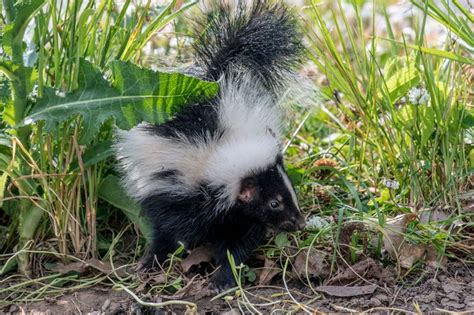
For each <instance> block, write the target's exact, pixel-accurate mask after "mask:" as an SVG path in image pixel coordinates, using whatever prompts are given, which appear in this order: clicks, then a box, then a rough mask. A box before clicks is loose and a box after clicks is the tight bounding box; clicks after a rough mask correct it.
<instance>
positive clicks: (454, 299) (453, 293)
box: [447, 292, 459, 301]
mask: <svg viewBox="0 0 474 315" xmlns="http://www.w3.org/2000/svg"><path fill="white" fill-rule="evenodd" d="M447 297H448V298H449V299H451V300H453V301H459V296H458V295H457V294H456V292H451V293H449V294H448V295H447Z"/></svg>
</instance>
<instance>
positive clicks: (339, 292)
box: [316, 284, 377, 297]
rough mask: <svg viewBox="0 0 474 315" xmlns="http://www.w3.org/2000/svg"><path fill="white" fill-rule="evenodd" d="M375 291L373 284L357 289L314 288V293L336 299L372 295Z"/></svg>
mask: <svg viewBox="0 0 474 315" xmlns="http://www.w3.org/2000/svg"><path fill="white" fill-rule="evenodd" d="M376 289H377V286H376V285H375V284H371V285H364V286H357V287H343V286H336V285H323V286H319V287H316V291H318V292H321V293H325V294H327V295H331V296H337V297H352V296H359V295H366V294H372V293H374V292H375V290H376Z"/></svg>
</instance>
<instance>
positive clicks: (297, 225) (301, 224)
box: [290, 215, 306, 231]
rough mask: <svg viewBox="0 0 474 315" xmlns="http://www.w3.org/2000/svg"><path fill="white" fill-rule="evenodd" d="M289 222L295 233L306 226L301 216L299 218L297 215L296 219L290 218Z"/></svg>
mask: <svg viewBox="0 0 474 315" xmlns="http://www.w3.org/2000/svg"><path fill="white" fill-rule="evenodd" d="M290 221H291V223H293V225H294V226H295V231H300V230H303V229H304V227H305V226H306V222H305V220H304V218H303V216H301V215H298V216H297V217H291V218H290Z"/></svg>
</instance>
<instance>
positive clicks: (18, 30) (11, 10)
mask: <svg viewBox="0 0 474 315" xmlns="http://www.w3.org/2000/svg"><path fill="white" fill-rule="evenodd" d="M8 2H9V4H7V6H6V7H5V9H6V10H7V15H8V19H11V21H9V22H10V23H8V24H7V25H5V27H4V29H3V39H2V46H3V50H4V51H5V52H6V53H7V54H9V55H10V56H12V54H13V46H15V45H17V46H20V45H21V44H22V42H23V35H24V33H25V29H26V26H27V25H28V23H29V21H30V20H31V18H33V16H34V14H35V13H36V12H37V11H38V10H39V9H40V8H41V7H42V6H43V5H44V4H45V3H46V0H17V1H15V0H11V2H10V1H8ZM12 57H13V58H14V60H16V59H18V58H20V60H21V58H22V56H12Z"/></svg>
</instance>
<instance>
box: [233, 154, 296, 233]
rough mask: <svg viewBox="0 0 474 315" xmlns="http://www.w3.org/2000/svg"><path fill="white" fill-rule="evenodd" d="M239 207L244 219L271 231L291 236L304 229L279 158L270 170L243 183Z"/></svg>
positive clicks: (291, 188) (288, 180)
mask: <svg viewBox="0 0 474 315" xmlns="http://www.w3.org/2000/svg"><path fill="white" fill-rule="evenodd" d="M239 203H240V204H241V205H242V206H243V208H244V209H245V212H246V215H247V216H249V217H252V218H255V219H256V220H258V221H260V222H261V223H262V224H265V225H266V226H268V227H270V228H272V229H275V230H278V231H285V232H293V231H297V230H301V229H303V228H304V225H305V220H304V218H303V216H302V215H301V212H300V208H299V206H298V200H297V198H296V194H295V191H294V189H293V186H292V185H291V182H290V179H289V178H288V175H287V174H286V172H285V170H284V168H283V164H282V162H281V157H279V158H278V161H277V163H276V164H274V165H273V166H270V167H269V168H267V169H265V170H263V171H260V172H258V173H255V174H252V175H250V176H248V177H246V178H244V179H243V180H242V182H241V189H240V194H239Z"/></svg>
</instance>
